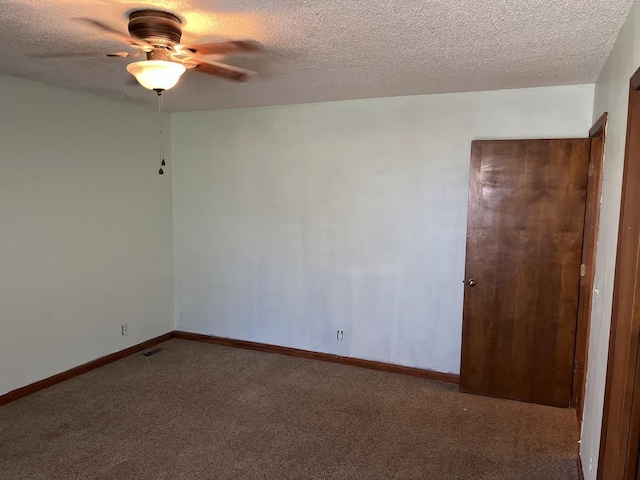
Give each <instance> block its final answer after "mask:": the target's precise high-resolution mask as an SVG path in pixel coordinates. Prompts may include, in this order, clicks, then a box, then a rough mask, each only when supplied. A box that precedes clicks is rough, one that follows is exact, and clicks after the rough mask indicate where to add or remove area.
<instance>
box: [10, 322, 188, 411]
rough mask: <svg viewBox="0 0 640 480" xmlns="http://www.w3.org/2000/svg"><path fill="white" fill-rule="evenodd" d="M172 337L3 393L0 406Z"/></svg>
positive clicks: (165, 337) (101, 358)
mask: <svg viewBox="0 0 640 480" xmlns="http://www.w3.org/2000/svg"><path fill="white" fill-rule="evenodd" d="M174 336H175V334H174V332H169V333H165V334H164V335H160V336H159V337H155V338H152V339H150V340H147V341H146V342H142V343H139V344H138V345H134V346H133V347H129V348H125V349H124V350H120V351H119V352H115V353H112V354H111V355H106V356H104V357H100V358H97V359H95V360H92V361H90V362H87V363H85V364H83V365H80V366H78V367H74V368H72V369H70V370H67V371H66V372H62V373H58V374H57V375H53V376H52V377H49V378H45V379H44V380H40V381H39V382H35V383H32V384H30V385H26V386H24V387H21V388H18V389H16V390H12V391H10V392H9V393H5V394H4V395H1V396H0V406H2V405H6V404H7V403H10V402H13V401H14V400H18V399H19V398H22V397H26V396H27V395H31V394H32V393H35V392H37V391H39V390H42V389H45V388H47V387H50V386H52V385H55V384H56V383H60V382H64V381H65V380H69V379H70V378H73V377H77V376H78V375H82V374H83V373H87V372H88V371H90V370H93V369H96V368H99V367H102V366H104V365H107V364H109V363H112V362H115V361H116V360H120V359H121V358H124V357H127V356H129V355H132V354H134V353H138V352H141V351H142V350H146V349H148V348H150V347H153V346H154V345H157V344H159V343H162V342H166V341H167V340H171V339H172V338H173V337H174Z"/></svg>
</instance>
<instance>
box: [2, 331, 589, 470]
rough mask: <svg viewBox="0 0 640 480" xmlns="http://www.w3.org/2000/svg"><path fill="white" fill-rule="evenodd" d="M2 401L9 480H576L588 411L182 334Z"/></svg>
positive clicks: (4, 465)
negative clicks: (149, 352)
mask: <svg viewBox="0 0 640 480" xmlns="http://www.w3.org/2000/svg"><path fill="white" fill-rule="evenodd" d="M161 347H162V350H161V351H160V352H159V353H157V354H155V355H153V356H150V357H144V356H142V355H140V354H138V355H133V356H131V357H128V358H126V359H124V360H121V361H119V362H115V363H112V364H110V365H108V366H106V367H103V368H100V369H97V370H94V371H92V372H90V373H87V374H85V375H82V376H80V377H76V378H74V379H72V380H69V381H67V382H63V383H61V384H58V385H56V386H54V387H51V388H48V389H46V390H43V391H40V392H38V393H36V394H34V395H31V396H29V397H26V398H23V399H21V400H18V401H16V402H13V403H11V404H8V405H6V406H4V407H0V478H1V479H5V480H9V479H80V478H82V479H117V480H122V479H128V478H136V479H305V480H306V479H434V480H436V479H437V480H440V479H474V480H481V479H505V480H506V479H526V480H551V479H554V480H555V479H558V480H566V479H572V480H574V479H577V478H578V476H577V470H576V463H575V459H576V455H577V447H578V444H577V441H578V438H577V436H578V431H577V425H576V419H575V413H574V412H573V411H571V410H562V409H557V408H552V407H543V406H539V405H530V404H524V403H518V402H512V401H508V400H497V399H492V398H487V397H480V396H472V395H465V394H462V393H460V392H458V391H457V386H455V385H449V384H445V383H439V382H433V381H428V380H423V379H419V378H413V377H408V376H403V375H396V374H390V373H384V372H377V371H373V370H366V369H361V368H356V367H348V366H344V365H337V364H332V363H324V362H320V361H315V360H306V359H299V358H293V357H287V356H282V355H275V354H269V353H261V352H253V351H249V350H240V349H234V348H229V347H222V346H216V345H209V344H204V343H197V342H191V341H187V340H171V341H169V342H166V343H164V344H163V345H161Z"/></svg>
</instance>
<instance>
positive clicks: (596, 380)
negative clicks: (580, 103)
mask: <svg viewBox="0 0 640 480" xmlns="http://www.w3.org/2000/svg"><path fill="white" fill-rule="evenodd" d="M639 28H640V7H639V6H638V4H637V3H636V4H635V5H634V7H633V8H632V10H631V12H630V13H629V16H628V17H627V21H626V23H625V24H624V26H623V27H622V30H621V31H620V33H619V35H618V39H617V41H616V44H615V46H614V48H613V50H612V51H611V54H610V55H609V58H608V60H607V63H606V64H605V66H604V68H603V70H602V72H601V74H600V77H599V79H598V82H597V83H596V90H595V102H594V109H593V120H594V121H595V120H596V119H597V118H598V117H600V115H601V114H602V113H603V112H609V127H608V129H607V138H606V145H605V164H604V180H603V192H602V210H601V213H600V233H599V237H598V252H597V258H596V281H595V290H596V292H594V304H593V313H592V316H591V337H590V340H589V365H588V370H587V389H586V396H585V410H584V422H583V427H582V443H581V447H580V454H581V457H582V463H583V465H584V469H585V477H586V478H587V479H595V478H596V471H597V462H598V451H599V448H600V427H601V423H602V407H603V401H604V387H605V382H606V373H607V355H608V351H609V327H610V323H611V305H612V297H613V276H614V270H615V263H616V247H617V239H618V220H619V215H620V195H621V190H622V166H623V162H624V149H625V141H626V140H625V138H626V131H627V107H628V100H629V78H630V77H631V75H633V73H634V72H635V70H636V69H637V68H638V67H640V48H638V45H639V42H640V31H639Z"/></svg>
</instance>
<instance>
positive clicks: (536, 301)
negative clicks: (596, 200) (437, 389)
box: [460, 138, 589, 407]
mask: <svg viewBox="0 0 640 480" xmlns="http://www.w3.org/2000/svg"><path fill="white" fill-rule="evenodd" d="M471 151H472V153H471V174H470V182H469V185H470V186H469V210H468V220H467V257H466V279H467V280H466V282H465V294H464V316H463V328H462V364H461V368H460V389H461V390H462V391H464V392H469V393H478V394H484V395H491V396H496V397H502V398H511V399H514V400H523V401H528V402H535V403H542V404H547V405H556V406H563V407H568V406H569V404H570V401H571V385H572V375H573V356H574V347H575V332H576V313H577V306H578V290H579V279H580V256H581V251H582V234H583V223H584V213H585V193H586V186H587V173H588V164H589V139H588V138H585V139H582V138H580V139H561V140H504V141H476V142H473V143H472V146H471Z"/></svg>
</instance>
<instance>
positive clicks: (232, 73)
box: [189, 57, 255, 82]
mask: <svg viewBox="0 0 640 480" xmlns="http://www.w3.org/2000/svg"><path fill="white" fill-rule="evenodd" d="M189 61H190V62H194V63H196V67H195V71H196V72H202V73H207V74H209V75H214V76H216V77H220V78H224V79H225V80H231V81H234V82H246V81H247V80H249V78H250V77H251V76H252V75H254V74H255V72H252V71H251V70H245V69H244V68H239V67H233V66H231V65H227V64H225V63H218V62H213V61H210V60H202V59H200V58H193V57H191V58H189Z"/></svg>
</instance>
